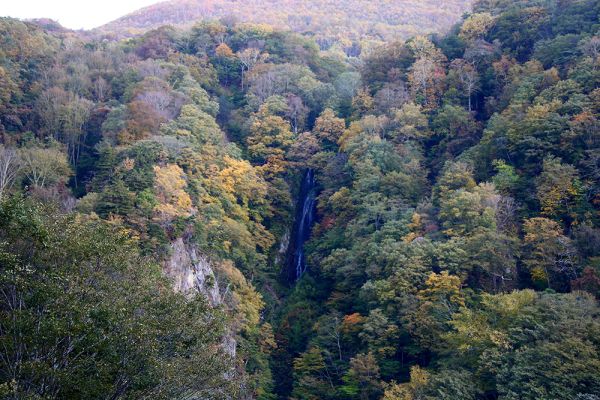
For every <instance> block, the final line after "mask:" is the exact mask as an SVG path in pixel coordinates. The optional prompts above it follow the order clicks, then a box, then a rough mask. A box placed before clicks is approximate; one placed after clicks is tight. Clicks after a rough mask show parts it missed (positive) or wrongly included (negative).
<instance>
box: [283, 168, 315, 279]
mask: <svg viewBox="0 0 600 400" xmlns="http://www.w3.org/2000/svg"><path fill="white" fill-rule="evenodd" d="M315 201H316V188H315V171H314V170H312V169H308V170H307V171H306V172H305V174H304V178H303V179H302V185H301V187H300V196H299V198H298V209H297V211H296V222H295V224H294V235H293V237H292V240H293V243H292V244H293V245H292V248H291V250H292V253H291V257H290V265H289V276H290V279H291V281H297V280H298V279H300V277H301V276H302V274H304V273H305V272H306V258H305V254H304V243H305V242H306V241H307V240H308V239H309V238H310V231H311V229H312V226H313V223H314V220H315Z"/></svg>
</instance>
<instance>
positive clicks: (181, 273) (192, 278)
mask: <svg viewBox="0 0 600 400" xmlns="http://www.w3.org/2000/svg"><path fill="white" fill-rule="evenodd" d="M164 272H165V274H166V275H167V276H168V277H169V278H171V279H172V281H173V287H174V289H175V290H176V291H178V292H182V293H186V294H188V295H193V294H196V293H201V294H202V295H204V296H205V297H206V298H207V299H208V301H209V303H210V304H211V305H212V306H213V307H216V306H220V305H222V304H223V303H224V301H225V300H224V297H225V296H224V294H223V293H222V292H221V290H220V288H219V282H218V280H217V276H216V274H215V270H214V268H213V265H212V264H211V262H210V260H209V259H208V258H207V257H206V256H204V255H203V254H201V253H200V252H199V251H198V248H197V247H196V246H194V245H192V244H189V243H186V242H185V240H184V239H183V238H179V239H177V240H175V241H174V242H172V243H171V257H170V258H169V259H168V260H167V261H166V262H165V266H164ZM223 348H224V349H225V351H226V352H227V353H228V354H230V355H231V356H232V357H234V356H235V354H236V348H237V342H236V340H235V338H234V334H233V332H229V333H228V334H227V335H226V336H225V337H224V338H223Z"/></svg>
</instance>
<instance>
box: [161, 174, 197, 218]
mask: <svg viewBox="0 0 600 400" xmlns="http://www.w3.org/2000/svg"><path fill="white" fill-rule="evenodd" d="M186 187H187V181H186V176H185V173H184V172H183V170H182V169H181V167H179V166H178V165H176V164H167V165H165V166H163V167H161V166H158V165H157V166H155V167H154V190H155V192H156V198H157V199H158V202H159V204H158V205H156V207H154V213H155V218H156V219H158V220H159V221H160V222H162V223H168V222H170V221H172V220H173V219H175V218H177V217H189V216H190V215H191V214H192V211H193V210H192V199H191V198H190V195H189V194H187V193H186V191H185V188H186Z"/></svg>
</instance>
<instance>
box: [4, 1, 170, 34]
mask: <svg viewBox="0 0 600 400" xmlns="http://www.w3.org/2000/svg"><path fill="white" fill-rule="evenodd" d="M159 1H160V0H0V16H2V17H7V16H8V17H15V18H21V19H27V18H52V19H54V20H57V21H58V22H60V23H61V24H62V25H63V26H65V27H67V28H71V29H81V28H84V29H91V28H95V27H97V26H100V25H102V24H105V23H107V22H110V21H112V20H114V19H116V18H118V17H121V16H123V15H125V14H127V13H130V12H132V11H135V10H137V9H138V8H141V7H144V6H147V5H150V4H154V3H158V2H159Z"/></svg>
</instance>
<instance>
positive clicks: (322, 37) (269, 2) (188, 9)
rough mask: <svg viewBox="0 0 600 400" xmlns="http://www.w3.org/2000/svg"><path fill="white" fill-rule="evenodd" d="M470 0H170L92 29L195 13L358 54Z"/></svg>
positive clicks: (430, 24)
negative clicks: (300, 35) (266, 27)
mask: <svg viewBox="0 0 600 400" xmlns="http://www.w3.org/2000/svg"><path fill="white" fill-rule="evenodd" d="M471 3H472V2H471V1H470V0H448V1H444V2H435V1H432V0H396V1H369V0H345V1H336V0H327V1H316V0H266V1H265V0H244V1H240V0H171V1H166V2H162V3H159V4H156V5H153V6H149V7H146V8H144V9H141V10H139V11H136V12H134V13H132V14H130V15H127V16H124V17H122V18H119V19H118V20H116V21H113V22H111V23H109V24H107V25H105V26H102V27H100V28H99V29H98V31H99V32H102V33H105V34H109V35H110V34H114V33H118V34H122V35H128V34H129V35H131V34H136V33H140V32H144V31H146V30H148V29H152V28H158V27H160V26H162V25H176V26H189V25H190V24H192V23H194V22H195V21H196V20H198V19H218V18H225V19H226V20H229V21H230V22H231V23H233V22H234V21H239V22H251V23H259V24H268V25H270V26H273V27H275V28H277V29H286V30H292V31H295V32H298V33H303V34H307V35H309V36H311V37H313V38H314V39H315V41H316V42H317V43H318V44H319V46H321V48H322V49H328V48H331V47H332V46H335V47H337V48H339V49H340V50H343V51H345V52H346V53H347V54H348V55H354V56H355V55H358V54H360V52H361V50H363V49H368V48H370V47H372V46H373V43H378V42H381V41H385V40H392V39H399V38H402V39H405V38H408V37H411V36H414V35H416V34H423V33H429V32H440V31H445V30H447V29H449V28H450V26H452V24H454V23H455V22H456V21H457V20H458V19H459V18H460V16H461V15H462V14H463V13H464V12H465V11H467V9H468V8H469V7H470V5H471Z"/></svg>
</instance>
